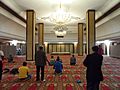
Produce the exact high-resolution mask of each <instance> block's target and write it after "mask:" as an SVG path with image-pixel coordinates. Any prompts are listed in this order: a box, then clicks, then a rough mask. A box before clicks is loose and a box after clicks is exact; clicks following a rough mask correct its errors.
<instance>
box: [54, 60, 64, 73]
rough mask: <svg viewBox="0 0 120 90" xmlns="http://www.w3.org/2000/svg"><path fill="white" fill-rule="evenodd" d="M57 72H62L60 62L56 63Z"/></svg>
mask: <svg viewBox="0 0 120 90" xmlns="http://www.w3.org/2000/svg"><path fill="white" fill-rule="evenodd" d="M54 69H55V72H62V69H63V65H62V63H61V62H60V61H56V62H55V64H54Z"/></svg>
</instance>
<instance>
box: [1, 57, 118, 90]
mask: <svg viewBox="0 0 120 90" xmlns="http://www.w3.org/2000/svg"><path fill="white" fill-rule="evenodd" d="M56 57H57V56H55V58H56ZM76 57H77V65H75V66H70V65H69V59H70V55H61V56H60V58H61V59H62V61H63V67H64V69H63V74H61V75H54V69H53V67H52V66H48V65H47V66H46V67H45V79H46V82H43V83H41V82H36V81H35V80H36V78H35V77H36V76H35V73H36V69H35V65H34V62H33V61H29V62H28V67H29V68H30V69H31V74H32V79H31V80H27V81H18V79H17V78H18V75H12V74H9V73H7V74H3V79H2V81H1V83H0V90H86V79H85V70H86V68H85V67H84V66H83V64H82V62H83V60H84V57H80V56H77V55H76ZM48 59H50V55H48ZM14 61H15V63H7V62H6V61H4V68H10V69H12V68H18V67H20V66H21V65H22V62H23V61H25V57H23V56H21V57H16V58H15V59H14ZM102 71H103V73H104V81H103V82H101V85H100V90H120V59H116V58H111V57H106V56H104V62H103V66H102ZM77 80H80V81H81V83H77V82H76V81H77Z"/></svg>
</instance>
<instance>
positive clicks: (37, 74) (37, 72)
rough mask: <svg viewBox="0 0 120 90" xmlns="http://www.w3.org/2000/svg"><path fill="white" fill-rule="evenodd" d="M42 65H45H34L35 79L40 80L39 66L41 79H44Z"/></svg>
mask: <svg viewBox="0 0 120 90" xmlns="http://www.w3.org/2000/svg"><path fill="white" fill-rule="evenodd" d="M44 67H45V66H36V69H37V70H36V80H40V68H41V80H42V81H43V80H44Z"/></svg>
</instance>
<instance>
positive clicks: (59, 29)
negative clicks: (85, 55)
mask: <svg viewBox="0 0 120 90" xmlns="http://www.w3.org/2000/svg"><path fill="white" fill-rule="evenodd" d="M41 19H43V20H46V21H49V22H51V23H53V24H54V25H55V27H54V28H53V29H54V30H55V34H56V36H57V37H64V36H65V35H66V33H67V29H68V28H67V26H66V25H67V24H68V23H70V22H71V21H73V20H80V18H79V17H75V16H72V15H71V14H70V12H66V11H64V10H63V8H62V5H61V1H60V4H59V9H58V10H57V11H56V12H53V13H51V14H50V15H49V16H48V17H42V18H41Z"/></svg>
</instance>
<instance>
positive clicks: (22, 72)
mask: <svg viewBox="0 0 120 90" xmlns="http://www.w3.org/2000/svg"><path fill="white" fill-rule="evenodd" d="M18 71H19V79H20V80H28V79H31V75H30V74H29V72H30V70H29V68H28V67H27V62H23V66H21V67H20V68H19V69H18Z"/></svg>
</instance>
